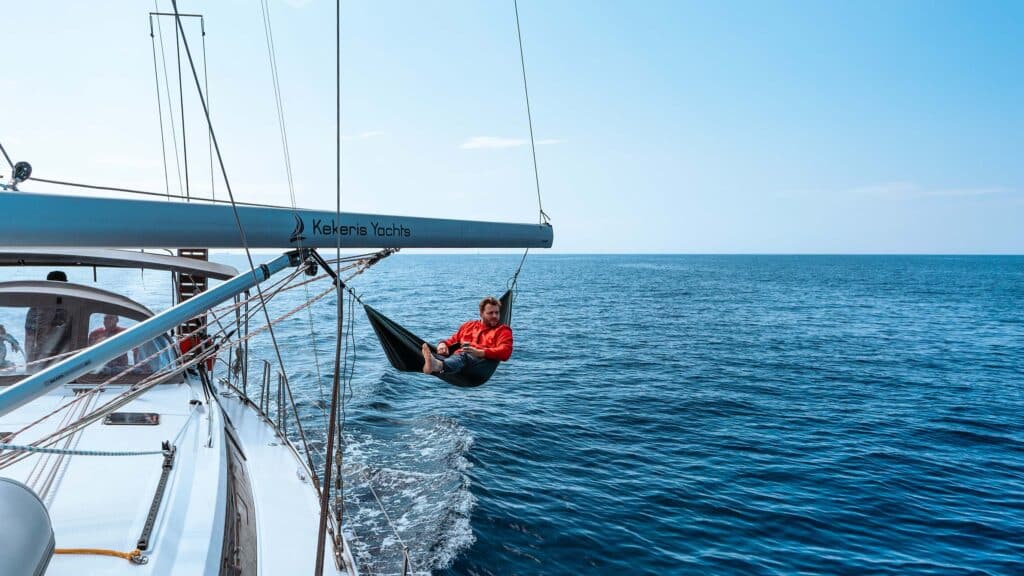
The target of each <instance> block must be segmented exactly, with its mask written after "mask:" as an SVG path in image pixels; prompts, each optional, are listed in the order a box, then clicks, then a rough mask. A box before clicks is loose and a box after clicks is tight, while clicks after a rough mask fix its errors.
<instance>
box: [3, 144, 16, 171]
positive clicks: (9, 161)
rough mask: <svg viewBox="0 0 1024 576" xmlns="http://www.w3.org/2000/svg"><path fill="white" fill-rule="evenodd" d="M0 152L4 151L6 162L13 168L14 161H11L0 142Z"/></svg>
mask: <svg viewBox="0 0 1024 576" xmlns="http://www.w3.org/2000/svg"><path fill="white" fill-rule="evenodd" d="M0 152H3V153H4V158H5V159H6V160H7V164H8V165H10V167H11V169H13V168H14V162H11V157H10V156H8V155H7V150H5V149H4V145H3V144H0Z"/></svg>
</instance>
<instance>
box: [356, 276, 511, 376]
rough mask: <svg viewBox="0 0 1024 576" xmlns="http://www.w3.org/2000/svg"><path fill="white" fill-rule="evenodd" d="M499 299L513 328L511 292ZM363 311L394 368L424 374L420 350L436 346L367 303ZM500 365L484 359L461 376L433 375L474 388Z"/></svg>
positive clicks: (504, 319)
mask: <svg viewBox="0 0 1024 576" xmlns="http://www.w3.org/2000/svg"><path fill="white" fill-rule="evenodd" d="M500 300H501V323H502V324H505V325H506V326H508V325H511V322H512V290H508V291H506V292H505V294H503V295H502V297H501V298H500ZM363 308H364V309H365V310H366V316H367V318H369V319H370V325H371V326H373V331H374V332H375V333H376V334H377V339H378V340H380V345H381V348H383V349H384V354H386V355H387V357H388V361H389V362H391V365H392V366H394V367H395V368H396V369H398V370H401V371H402V372H422V371H423V354H422V352H421V351H420V350H421V348H422V347H423V344H427V346H430V350H431V351H432V352H435V353H436V352H437V347H436V346H435V345H433V344H431V343H429V342H427V341H426V340H424V339H422V338H420V337H419V336H417V335H415V334H413V333H412V332H410V331H409V330H408V329H406V328H404V327H402V326H401V325H399V324H398V323H397V322H395V321H394V320H392V319H390V318H388V317H387V316H385V315H383V314H381V313H380V312H378V311H377V310H376V309H374V308H373V307H372V306H368V305H366V304H364V305H363ZM498 364H499V363H498V361H496V360H485V361H483V362H481V363H479V364H477V365H475V366H474V367H473V368H471V369H468V370H463V371H462V372H459V373H458V374H434V376H437V377H438V378H440V379H442V380H444V381H445V382H447V383H449V384H451V385H453V386H459V387H462V388H472V387H475V386H479V385H481V384H483V383H484V382H487V380H489V379H490V378H491V376H492V375H493V374H494V371H495V370H497V368H498Z"/></svg>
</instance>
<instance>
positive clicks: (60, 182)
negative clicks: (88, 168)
mask: <svg viewBox="0 0 1024 576" xmlns="http://www.w3.org/2000/svg"><path fill="white" fill-rule="evenodd" d="M32 181H34V182H44V183H46V184H55V185H57V186H68V187H71V188H86V189H89V190H106V191H108V192H124V193H127V194H139V195H140V196H159V197H161V198H177V199H179V200H185V199H187V198H188V197H187V196H184V195H182V194H170V195H167V194H161V193H159V192H149V191H147V190H137V189H134V188H119V187H117V186H99V185H96V184H84V183H82V182H68V181H67V180H51V179H48V178H36V177H35V176H33V177H32ZM192 200H196V201H200V202H210V203H213V204H236V205H238V206H255V207H258V208H285V209H287V208H288V207H287V206H279V205H276V204H261V203H259V202H242V201H241V200H239V201H236V202H234V203H232V202H231V201H230V200H217V199H216V198H192Z"/></svg>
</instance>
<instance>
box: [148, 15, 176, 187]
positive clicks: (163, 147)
mask: <svg viewBox="0 0 1024 576" xmlns="http://www.w3.org/2000/svg"><path fill="white" fill-rule="evenodd" d="M153 5H154V7H156V2H155V0H154V2H153ZM149 43H150V45H152V47H153V85H154V86H155V87H156V115H157V118H159V119H160V157H161V158H162V159H163V163H164V192H165V193H166V194H167V199H168V200H170V198H171V184H170V177H169V176H168V174H167V144H166V141H167V137H166V136H165V135H164V112H163V110H164V105H163V102H162V101H161V99H160V72H159V68H158V67H157V65H156V36H154V35H153V15H152V14H150V15H149Z"/></svg>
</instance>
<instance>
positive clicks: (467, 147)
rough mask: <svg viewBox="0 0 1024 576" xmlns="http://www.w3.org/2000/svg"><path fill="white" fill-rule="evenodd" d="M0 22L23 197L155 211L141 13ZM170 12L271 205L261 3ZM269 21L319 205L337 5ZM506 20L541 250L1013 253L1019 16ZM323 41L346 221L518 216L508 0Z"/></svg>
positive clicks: (594, 6) (1021, 227)
mask: <svg viewBox="0 0 1024 576" xmlns="http://www.w3.org/2000/svg"><path fill="white" fill-rule="evenodd" d="M0 6H2V10H0V13H2V14H3V20H4V33H3V34H4V46H5V54H6V55H7V65H6V66H5V71H4V73H3V74H2V75H0V142H3V144H4V145H5V146H6V147H7V149H8V151H9V152H11V153H12V155H13V156H15V157H16V159H25V160H29V161H31V162H32V163H33V166H34V167H35V170H36V174H37V175H38V176H40V177H49V178H55V179H69V180H79V181H84V182H91V183H97V184H106V185H115V186H117V185H123V186H128V187H142V188H145V189H149V190H155V191H162V190H163V189H164V179H163V168H162V166H163V165H162V162H161V151H160V128H159V124H158V115H157V103H156V88H155V86H154V77H153V76H154V71H153V57H152V52H151V45H150V38H149V27H148V23H147V12H148V11H149V10H151V9H152V3H147V2H139V1H124V2H104V3H83V2H72V1H60V2H58V1H46V0H42V1H38V2H15V1H13V0H0ZM159 6H160V8H161V9H163V10H169V9H170V3H169V2H166V1H161V2H159ZM179 6H180V8H181V10H182V11H186V12H202V13H204V14H205V15H206V25H207V32H208V36H207V37H206V41H207V51H208V57H209V64H210V69H209V82H210V93H211V100H212V109H213V114H214V123H215V129H217V131H218V136H219V137H220V139H221V144H222V149H223V150H224V152H225V161H226V163H227V167H228V171H229V176H230V177H231V179H232V183H233V186H234V188H235V190H236V194H237V196H238V197H239V198H240V199H243V200H250V201H269V202H274V203H288V192H287V181H286V177H285V172H284V166H283V159H282V153H281V146H280V141H279V138H278V129H277V121H276V117H275V112H274V104H273V93H272V89H271V80H270V78H271V77H270V73H269V68H268V63H267V56H266V46H265V40H264V36H263V25H262V19H261V14H260V8H259V3H258V2H252V1H247V2H241V1H235V0H230V1H227V0H225V1H219V2H202V3H201V2H189V1H184V0H183V1H182V2H181V3H180V5H179ZM270 7H271V18H272V25H273V27H274V34H275V42H276V47H277V58H278V67H279V70H280V77H281V82H282V91H283V98H284V106H285V114H286V118H287V129H288V135H289V139H290V143H291V155H292V162H293V166H294V170H295V183H296V195H297V197H298V203H299V205H301V206H305V207H316V208H332V207H333V206H334V169H333V150H334V124H333V123H334V112H333V103H334V92H333V89H334V64H333V58H334V28H333V20H332V19H333V11H334V4H333V2H321V1H309V2H301V1H290V2H282V1H278V0H272V1H271V2H270ZM520 15H521V21H522V29H523V39H524V43H525V51H526V61H527V72H528V75H529V82H530V95H531V98H532V100H531V104H532V107H533V113H534V128H535V132H536V136H537V138H538V139H539V140H540V141H541V142H542V143H541V145H539V146H538V147H537V157H538V162H539V165H540V166H539V167H540V181H541V187H542V193H543V200H544V208H545V210H546V211H547V212H548V213H549V214H550V215H551V217H552V219H553V222H554V224H555V231H556V236H555V244H556V251H563V252H698V253H704V252H712V253H720V252H727V253H729V252H746V253H775V252H783V253H791V252H797V253H836V252H839V253H1022V252H1024V156H1022V151H1024V105H1022V103H1024V41H1022V38H1024V4H1021V3H1020V2H907V1H902V2H842V3H841V2H810V1H807V2H682V1H670V2H654V1H644V2H625V1H622V2H595V1H553V2H547V1H545V2H539V1H534V0H522V2H521V3H520ZM170 25H171V21H170V20H167V21H165V22H164V33H165V34H166V35H167V38H166V39H165V40H166V43H165V44H166V47H167V48H168V49H173V41H172V38H173V37H172V36H171V35H170V33H171V28H170ZM189 31H190V41H191V42H192V45H193V47H194V48H196V49H198V48H199V47H200V37H199V35H198V34H197V33H196V32H197V31H198V28H197V27H195V26H194V25H192V26H190V27H189ZM342 32H343V40H342V50H343V56H342V74H343V79H342V83H343V97H342V98H343V102H342V106H343V119H342V126H343V128H342V129H343V132H344V134H345V140H344V144H343V152H342V156H343V174H344V185H343V209H344V210H350V211H365V212H383V213H395V214H410V215H424V216H438V217H453V218H469V219H488V220H506V221H528V222H529V221H535V219H536V209H537V208H536V195H535V192H534V187H533V172H532V166H531V162H530V152H529V146H528V144H526V142H527V139H528V128H527V123H526V111H525V104H524V100H523V94H522V84H521V77H520V69H519V52H518V47H517V44H516V35H515V20H514V14H513V11H512V3H511V1H508V2H505V1H501V2H498V1H493V2H491V1H488V2H477V1H465V2H412V1H403V2H388V1H374V2H369V1H355V0H347V1H346V2H344V3H343V6H342ZM168 57H169V58H170V60H169V61H168V65H169V66H171V69H169V71H168V72H169V74H170V75H171V83H172V84H173V85H174V86H172V88H173V89H172V96H174V91H175V90H176V84H177V80H176V72H175V70H174V68H173V65H174V60H173V50H172V52H171V53H169V54H168ZM161 74H162V72H161ZM185 80H186V82H187V81H188V78H185ZM161 82H162V77H161ZM186 92H187V98H188V99H189V100H188V102H187V103H186V123H187V125H188V145H189V151H190V165H191V168H190V172H191V180H192V182H193V188H194V189H195V190H196V193H199V194H209V188H210V184H209V179H210V178H209V159H208V156H207V150H206V139H205V136H204V132H203V127H202V125H201V123H200V116H199V114H198V105H197V103H196V100H195V97H194V91H192V90H186ZM174 97H175V98H176V96H174ZM166 104H167V103H166V102H164V105H165V106H166ZM175 114H176V115H177V112H175ZM164 122H165V124H167V123H168V122H169V120H168V117H167V113H166V110H165V113H164ZM175 122H179V119H178V118H177V117H176V118H175ZM168 130H169V127H168ZM179 130H180V126H179ZM178 138H179V141H180V140H181V139H182V137H181V135H180V134H179V137H178ZM167 145H168V146H170V145H171V141H170V133H169V131H168V137H167ZM170 170H171V186H172V190H175V191H176V190H177V188H178V183H177V172H176V169H175V165H174V162H173V159H171V164H170ZM0 173H3V174H6V173H7V170H6V169H4V170H0ZM23 188H24V189H31V190H38V191H46V190H54V189H52V188H47V187H45V186H43V185H36V186H32V187H23ZM217 188H218V195H223V187H222V186H221V185H220V183H219V182H218V184H217ZM54 191H56V190H54Z"/></svg>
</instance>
